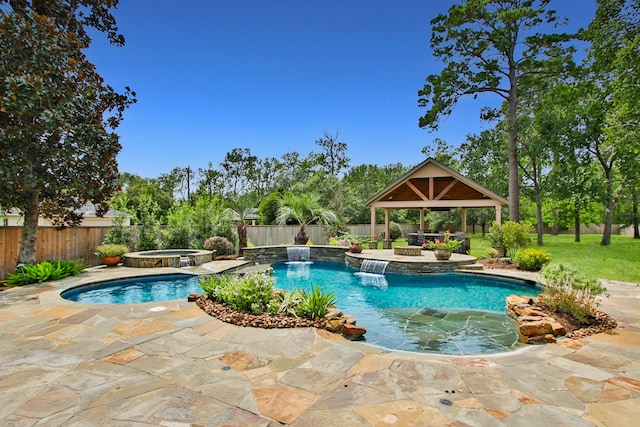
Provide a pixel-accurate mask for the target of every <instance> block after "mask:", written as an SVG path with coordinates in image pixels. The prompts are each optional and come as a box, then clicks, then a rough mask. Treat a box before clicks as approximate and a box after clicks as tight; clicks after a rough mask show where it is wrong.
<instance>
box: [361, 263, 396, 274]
mask: <svg viewBox="0 0 640 427" xmlns="http://www.w3.org/2000/svg"><path fill="white" fill-rule="evenodd" d="M387 265H389V263H388V262H387V261H377V260H375V259H365V260H363V261H362V264H361V265H360V272H362V273H373V274H384V271H385V270H386V269H387Z"/></svg>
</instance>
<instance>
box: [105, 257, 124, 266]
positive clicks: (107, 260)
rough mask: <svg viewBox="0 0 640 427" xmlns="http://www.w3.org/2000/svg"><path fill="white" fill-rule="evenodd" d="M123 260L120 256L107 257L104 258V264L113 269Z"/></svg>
mask: <svg viewBox="0 0 640 427" xmlns="http://www.w3.org/2000/svg"><path fill="white" fill-rule="evenodd" d="M121 258H122V257H121V256H120V255H116V256H105V257H102V263H103V264H104V265H106V266H107V267H113V266H114V265H118V263H119V262H120V259H121Z"/></svg>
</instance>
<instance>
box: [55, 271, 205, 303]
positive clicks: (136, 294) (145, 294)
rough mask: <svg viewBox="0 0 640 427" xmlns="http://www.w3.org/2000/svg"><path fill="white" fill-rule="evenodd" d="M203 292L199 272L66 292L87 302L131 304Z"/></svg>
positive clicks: (113, 283)
mask: <svg viewBox="0 0 640 427" xmlns="http://www.w3.org/2000/svg"><path fill="white" fill-rule="evenodd" d="M192 293H202V288H201V287H200V282H199V281H198V277H197V276H191V275H187V274H163V275H160V276H145V277H137V278H133V279H123V280H117V281H113V282H102V283H96V284H93V285H91V286H82V287H79V288H74V289H70V290H68V291H65V292H63V293H62V297H63V298H65V299H68V300H71V301H77V302H83V303H87V304H131V303H139V302H157V301H170V300H177V299H181V300H184V299H186V298H187V296H188V295H189V294H192Z"/></svg>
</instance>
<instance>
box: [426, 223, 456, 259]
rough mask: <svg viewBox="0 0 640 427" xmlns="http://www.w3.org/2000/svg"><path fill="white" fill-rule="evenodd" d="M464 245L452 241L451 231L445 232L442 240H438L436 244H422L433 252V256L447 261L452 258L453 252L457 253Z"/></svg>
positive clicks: (454, 240)
mask: <svg viewBox="0 0 640 427" xmlns="http://www.w3.org/2000/svg"><path fill="white" fill-rule="evenodd" d="M461 245H462V242H460V241H458V240H456V239H452V238H451V233H449V230H447V231H445V233H444V235H443V238H442V240H436V241H435V242H425V243H423V244H422V247H423V248H427V249H430V250H432V251H433V255H434V256H435V257H436V259H437V260H441V261H442V260H447V259H449V258H451V252H453V251H455V250H456V249H458V248H459V247H460V246H461Z"/></svg>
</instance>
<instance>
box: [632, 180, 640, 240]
mask: <svg viewBox="0 0 640 427" xmlns="http://www.w3.org/2000/svg"><path fill="white" fill-rule="evenodd" d="M631 204H632V205H633V238H634V239H640V230H638V193H636V192H635V191H634V192H633V195H632V196H631Z"/></svg>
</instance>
